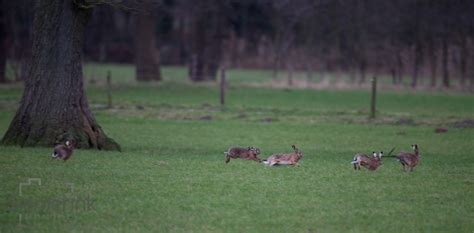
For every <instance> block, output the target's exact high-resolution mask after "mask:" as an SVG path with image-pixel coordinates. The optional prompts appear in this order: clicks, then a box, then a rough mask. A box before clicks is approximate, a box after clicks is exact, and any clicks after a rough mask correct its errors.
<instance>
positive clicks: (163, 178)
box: [0, 66, 474, 233]
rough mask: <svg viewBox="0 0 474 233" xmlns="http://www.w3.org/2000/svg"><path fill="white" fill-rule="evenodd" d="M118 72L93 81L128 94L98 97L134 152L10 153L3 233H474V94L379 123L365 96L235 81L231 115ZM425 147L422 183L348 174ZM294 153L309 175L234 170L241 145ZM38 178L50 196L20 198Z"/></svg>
mask: <svg viewBox="0 0 474 233" xmlns="http://www.w3.org/2000/svg"><path fill="white" fill-rule="evenodd" d="M117 67H118V66H111V67H104V66H97V67H95V68H93V69H95V70H96V71H95V72H97V73H100V72H104V70H106V69H113V72H114V74H113V75H114V77H115V76H118V77H117V79H121V80H122V81H123V82H117V83H116V84H114V86H113V90H112V95H113V102H114V107H113V108H112V109H105V108H103V106H104V104H105V103H106V95H105V87H103V85H97V86H95V85H89V86H88V87H87V94H88V97H89V102H90V104H91V107H92V108H93V112H94V113H95V116H96V118H97V120H98V122H99V123H100V124H101V126H102V127H103V129H104V130H105V132H106V133H107V134H108V135H109V136H111V137H112V138H114V139H115V140H116V141H118V142H119V143H120V144H121V146H122V149H123V151H122V152H106V151H93V150H76V151H75V154H74V155H73V157H72V158H71V159H70V160H69V161H67V162H62V161H53V160H51V159H50V154H51V148H19V147H0V182H1V186H0V232H1V233H3V232H23V231H24V232H456V233H457V232H469V233H472V232H474V220H473V219H474V155H473V151H474V143H473V141H474V140H473V139H474V129H473V128H470V127H472V124H471V123H470V121H468V120H474V104H473V103H474V96H472V95H464V94H430V93H413V92H399V93H396V92H380V94H379V96H378V118H377V119H376V120H373V121H370V120H368V119H367V115H368V110H367V109H368V105H369V98H370V97H369V93H368V92H367V91H360V90H359V91H316V90H291V89H288V90H273V89H255V88H243V87H241V86H240V85H239V82H238V81H236V82H235V84H233V85H231V86H230V88H229V90H228V95H227V103H226V106H225V107H223V108H222V107H220V106H219V104H218V97H219V93H218V90H217V85H216V84H199V85H190V84H189V83H187V82H184V80H185V78H184V77H183V75H185V74H186V71H185V70H184V69H181V68H178V67H171V68H166V69H165V70H164V71H163V74H164V76H165V82H163V83H159V84H158V83H154V84H138V83H131V82H132V81H131V79H130V77H133V68H131V67H128V68H127V67H126V66H125V67H120V68H121V69H123V70H115V68H117ZM88 69H91V66H87V67H86V73H87V72H90V70H88ZM117 69H119V68H117ZM130 70H132V71H130ZM258 72H259V71H248V73H246V72H245V71H238V72H236V73H237V74H239V75H237V76H236V77H235V79H236V80H239V78H238V77H240V76H242V77H244V78H243V79H245V76H247V78H248V77H251V76H253V75H257V74H258ZM115 73H116V74H115ZM120 75H122V76H120ZM174 77H176V79H178V80H180V81H176V80H175V78H174ZM20 96H21V87H20V86H16V85H9V86H5V87H0V134H2V135H3V134H4V132H5V131H6V129H7V127H8V125H9V122H10V121H11V119H12V117H13V114H14V112H15V108H16V106H17V103H18V101H19V99H20ZM454 126H465V127H464V128H462V127H454ZM436 127H445V128H447V129H448V132H447V133H443V134H436V133H434V129H435V128H436ZM414 143H417V144H418V145H419V147H420V152H421V154H422V162H421V164H420V165H419V167H417V169H416V170H415V171H414V172H411V173H406V172H403V171H402V169H401V166H400V164H398V163H397V162H396V161H394V159H393V158H385V159H383V161H384V164H383V165H382V166H381V167H380V168H379V170H377V171H375V172H367V171H354V170H353V168H352V166H351V164H350V162H351V160H352V157H353V155H354V154H355V153H357V152H365V153H370V152H372V151H374V150H384V151H386V152H388V151H389V150H390V149H391V148H392V147H396V152H398V151H400V150H410V145H411V144H414ZM291 144H296V145H297V146H298V147H299V148H300V149H301V150H302V151H303V152H304V158H303V159H302V160H301V162H300V163H301V166H300V167H275V168H271V167H265V166H263V165H261V164H258V163H255V162H253V161H242V160H232V161H231V162H230V163H229V164H225V163H224V154H223V152H224V151H225V150H226V149H227V148H228V147H229V146H232V145H241V146H248V145H254V146H258V147H259V148H260V149H261V151H262V155H260V157H262V158H265V157H267V156H269V155H271V154H272V153H277V152H291ZM29 178H39V179H40V180H41V185H38V184H37V181H35V180H32V183H31V185H21V183H27V181H28V179H29ZM20 186H21V187H22V188H21V195H20ZM20 217H21V222H20Z"/></svg>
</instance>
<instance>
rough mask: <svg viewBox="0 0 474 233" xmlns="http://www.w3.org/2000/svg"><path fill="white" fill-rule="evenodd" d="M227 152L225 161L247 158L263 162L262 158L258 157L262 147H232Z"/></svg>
mask: <svg viewBox="0 0 474 233" xmlns="http://www.w3.org/2000/svg"><path fill="white" fill-rule="evenodd" d="M224 154H225V157H226V159H225V163H228V162H230V159H231V158H232V159H237V158H240V159H245V160H254V161H257V162H259V163H260V162H261V160H260V159H259V158H258V155H259V154H260V149H258V148H257V147H253V146H249V147H247V148H245V147H231V148H229V149H228V150H227V151H226V152H224Z"/></svg>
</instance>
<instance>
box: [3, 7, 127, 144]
mask: <svg viewBox="0 0 474 233" xmlns="http://www.w3.org/2000/svg"><path fill="white" fill-rule="evenodd" d="M36 4H37V6H36V13H35V20H34V25H33V28H34V31H33V48H32V60H31V66H30V68H29V71H28V76H27V78H26V80H25V89H24V91H23V97H22V99H21V103H20V107H19V109H18V110H17V112H16V115H15V117H14V118H13V120H12V122H11V124H10V127H9V128H8V130H7V132H6V134H5V136H4V137H3V140H2V143H3V144H6V145H20V146H37V145H38V146H52V145H53V144H55V143H57V142H61V141H63V140H64V139H66V138H74V139H75V140H76V144H77V147H79V148H96V149H105V150H120V146H119V145H118V144H117V143H116V142H114V141H113V140H112V139H110V138H108V137H107V136H106V135H105V133H104V132H103V131H102V128H101V127H100V126H99V125H98V124H97V122H96V120H95V119H94V116H93V115H92V113H91V111H90V110H89V106H88V102H87V98H86V96H85V94H84V89H83V87H84V85H83V77H82V46H83V39H84V29H85V26H86V23H87V19H88V16H89V12H88V11H86V10H84V9H80V8H79V7H78V6H76V5H75V4H74V3H73V1H72V0H42V1H37V2H36Z"/></svg>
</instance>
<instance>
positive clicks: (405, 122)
mask: <svg viewBox="0 0 474 233" xmlns="http://www.w3.org/2000/svg"><path fill="white" fill-rule="evenodd" d="M395 124H396V125H415V121H414V120H413V119H411V118H400V119H398V121H396V122H395Z"/></svg>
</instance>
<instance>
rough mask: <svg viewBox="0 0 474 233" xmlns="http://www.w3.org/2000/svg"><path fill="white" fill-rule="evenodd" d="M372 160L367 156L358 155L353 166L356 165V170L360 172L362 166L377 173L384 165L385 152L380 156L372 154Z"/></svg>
mask: <svg viewBox="0 0 474 233" xmlns="http://www.w3.org/2000/svg"><path fill="white" fill-rule="evenodd" d="M372 156H373V157H372V158H370V157H369V156H367V155H365V154H356V155H355V156H354V160H352V162H351V163H352V164H353V165H354V170H360V166H363V167H365V168H366V169H367V170H369V171H375V170H377V168H378V167H379V166H380V165H382V156H383V152H382V151H381V152H380V153H379V154H377V153H376V152H372Z"/></svg>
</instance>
